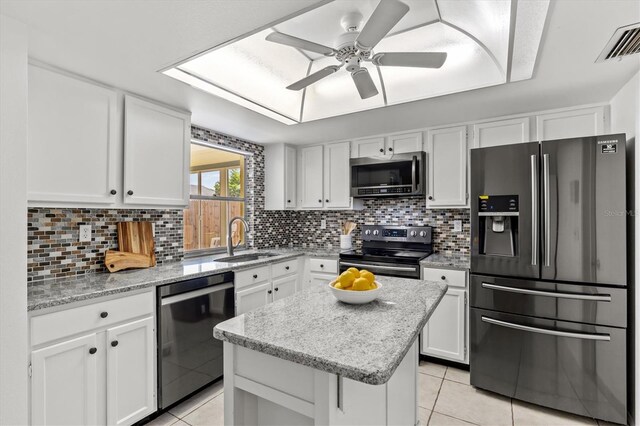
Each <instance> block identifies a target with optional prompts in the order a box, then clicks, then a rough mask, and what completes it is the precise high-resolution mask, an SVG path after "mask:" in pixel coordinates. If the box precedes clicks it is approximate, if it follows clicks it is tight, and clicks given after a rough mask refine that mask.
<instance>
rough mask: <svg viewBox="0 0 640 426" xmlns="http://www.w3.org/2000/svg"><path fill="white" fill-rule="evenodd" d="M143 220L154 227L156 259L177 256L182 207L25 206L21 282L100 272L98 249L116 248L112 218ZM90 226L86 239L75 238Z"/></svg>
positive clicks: (101, 252) (102, 269) (101, 262)
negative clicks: (24, 265) (24, 273)
mask: <svg viewBox="0 0 640 426" xmlns="http://www.w3.org/2000/svg"><path fill="white" fill-rule="evenodd" d="M126 221H149V222H153V223H155V228H156V234H155V235H156V236H155V243H156V261H157V262H158V263H164V262H170V261H178V260H182V257H183V252H182V210H176V209H172V210H131V209H72V208H69V209H65V208H30V209H28V212H27V226H28V228H27V240H28V241H27V281H28V282H31V281H39V280H44V279H49V278H60V277H67V276H72V275H82V274H86V273H93V272H106V271H107V269H106V268H105V267H104V252H105V251H106V250H109V249H111V250H117V249H118V230H117V228H116V223H117V222H126ZM80 225H91V227H92V229H91V230H92V234H93V239H92V241H91V242H78V236H79V235H78V234H79V227H80Z"/></svg>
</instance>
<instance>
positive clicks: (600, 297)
mask: <svg viewBox="0 0 640 426" xmlns="http://www.w3.org/2000/svg"><path fill="white" fill-rule="evenodd" d="M482 288H488V289H489V290H498V291H506V292H509V293H520V294H530V295H533V296H544V297H557V298H559V299H577V300H592V301H595V302H611V295H609V294H579V293H555V292H553V291H541V290H530V289H528V288H516V287H507V286H504V285H498V284H490V283H482Z"/></svg>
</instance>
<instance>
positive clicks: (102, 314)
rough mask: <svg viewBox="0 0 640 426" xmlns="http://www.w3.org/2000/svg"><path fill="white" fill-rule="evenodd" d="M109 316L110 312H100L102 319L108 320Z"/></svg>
mask: <svg viewBox="0 0 640 426" xmlns="http://www.w3.org/2000/svg"><path fill="white" fill-rule="evenodd" d="M108 316H109V312H100V318H106V317H108Z"/></svg>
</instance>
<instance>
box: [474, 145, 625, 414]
mask: <svg viewBox="0 0 640 426" xmlns="http://www.w3.org/2000/svg"><path fill="white" fill-rule="evenodd" d="M625 175H626V172H625V135H624V134H617V135H605V136H594V137H583V138H573V139H562V140H552V141H543V142H540V143H538V142H533V143H524V144H517V145H505V146H498V147H491V148H479V149H473V150H471V284H470V288H471V299H470V302H471V303H470V306H471V309H470V341H471V352H470V368H471V384H472V385H474V386H476V387H479V388H483V389H487V390H491V391H494V392H497V393H500V394H503V395H507V396H509V397H512V398H516V399H520V400H524V401H529V402H532V403H535V404H540V405H544V406H547V407H552V408H556V409H560V410H564V411H568V412H573V413H576V414H580V415H584V416H590V417H593V418H597V419H602V420H607V421H611V422H616V423H626V422H627V380H628V374H627V330H626V328H627V241H626V235H627V233H626V226H627V211H626V187H625Z"/></svg>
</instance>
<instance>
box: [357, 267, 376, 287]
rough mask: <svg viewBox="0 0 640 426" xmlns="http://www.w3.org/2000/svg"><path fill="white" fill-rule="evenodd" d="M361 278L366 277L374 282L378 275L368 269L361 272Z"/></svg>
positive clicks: (370, 282) (370, 281)
mask: <svg viewBox="0 0 640 426" xmlns="http://www.w3.org/2000/svg"><path fill="white" fill-rule="evenodd" d="M360 278H366V279H367V281H369V284H373V282H374V281H375V280H376V276H375V275H373V274H372V273H371V272H369V271H366V270H363V271H361V272H360Z"/></svg>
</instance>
